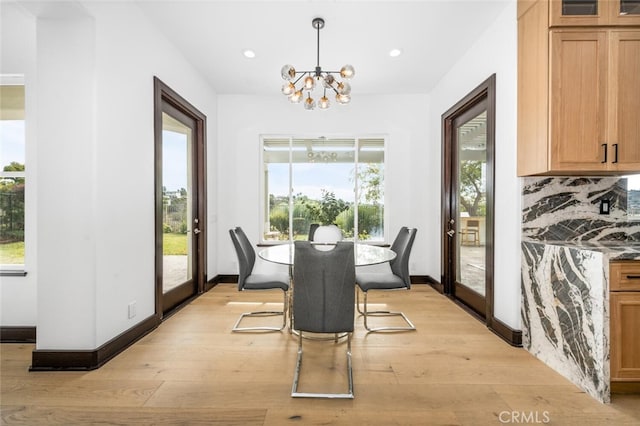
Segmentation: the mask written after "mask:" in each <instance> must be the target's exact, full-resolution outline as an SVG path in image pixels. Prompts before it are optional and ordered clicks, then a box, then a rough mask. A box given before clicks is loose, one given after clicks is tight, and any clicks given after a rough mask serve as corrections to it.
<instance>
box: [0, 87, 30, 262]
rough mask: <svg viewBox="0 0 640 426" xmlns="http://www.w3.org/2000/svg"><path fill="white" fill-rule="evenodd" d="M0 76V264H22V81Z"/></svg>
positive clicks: (23, 173)
mask: <svg viewBox="0 0 640 426" xmlns="http://www.w3.org/2000/svg"><path fill="white" fill-rule="evenodd" d="M0 77H1V79H0V167H1V169H0V265H23V264H24V187H25V172H24V170H25V125H24V84H22V81H23V80H22V79H19V80H20V84H17V82H15V81H13V82H11V81H9V82H7V80H8V79H7V77H3V76H0ZM13 80H15V79H13Z"/></svg>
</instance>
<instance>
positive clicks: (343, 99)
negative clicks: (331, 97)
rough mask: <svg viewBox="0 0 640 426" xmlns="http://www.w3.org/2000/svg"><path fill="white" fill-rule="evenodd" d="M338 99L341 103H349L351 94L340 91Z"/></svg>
mask: <svg viewBox="0 0 640 426" xmlns="http://www.w3.org/2000/svg"><path fill="white" fill-rule="evenodd" d="M336 101H338V103H339V104H342V105H344V104H348V103H349V102H350V101H351V96H349V95H343V94H342V93H338V94H337V95H336Z"/></svg>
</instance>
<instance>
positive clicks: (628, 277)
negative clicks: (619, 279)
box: [627, 275, 640, 280]
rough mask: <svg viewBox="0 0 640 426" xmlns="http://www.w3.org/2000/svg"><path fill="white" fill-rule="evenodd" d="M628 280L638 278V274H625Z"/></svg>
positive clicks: (639, 277) (639, 276)
mask: <svg viewBox="0 0 640 426" xmlns="http://www.w3.org/2000/svg"><path fill="white" fill-rule="evenodd" d="M627 279H628V280H640V275H627Z"/></svg>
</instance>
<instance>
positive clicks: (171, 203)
mask: <svg viewBox="0 0 640 426" xmlns="http://www.w3.org/2000/svg"><path fill="white" fill-rule="evenodd" d="M192 156H193V132H192V129H191V127H188V126H186V125H184V124H183V123H181V122H179V121H178V120H176V119H175V118H173V117H171V116H170V115H169V114H167V113H166V112H163V113H162V217H163V224H162V227H163V229H162V232H163V233H162V272H163V273H162V276H163V281H162V292H163V294H166V293H167V292H168V291H170V290H172V289H174V288H176V287H178V286H179V285H181V284H184V283H185V282H187V281H189V280H192V279H193V268H192V267H191V263H192V241H191V239H192V237H191V236H192V232H191V231H192V229H191V228H192V226H191V225H192V219H191V217H192V203H193V200H192V194H193V192H192V183H193V178H192V176H193V170H192V167H191V164H192V160H191V158H192Z"/></svg>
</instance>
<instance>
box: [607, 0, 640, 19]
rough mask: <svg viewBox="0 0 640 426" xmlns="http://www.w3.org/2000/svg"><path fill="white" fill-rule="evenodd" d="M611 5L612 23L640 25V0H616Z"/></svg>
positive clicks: (610, 17)
mask: <svg viewBox="0 0 640 426" xmlns="http://www.w3.org/2000/svg"><path fill="white" fill-rule="evenodd" d="M610 3H611V4H610V6H609V19H608V21H609V22H610V23H611V24H612V25H640V0H615V1H611V2H610Z"/></svg>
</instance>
